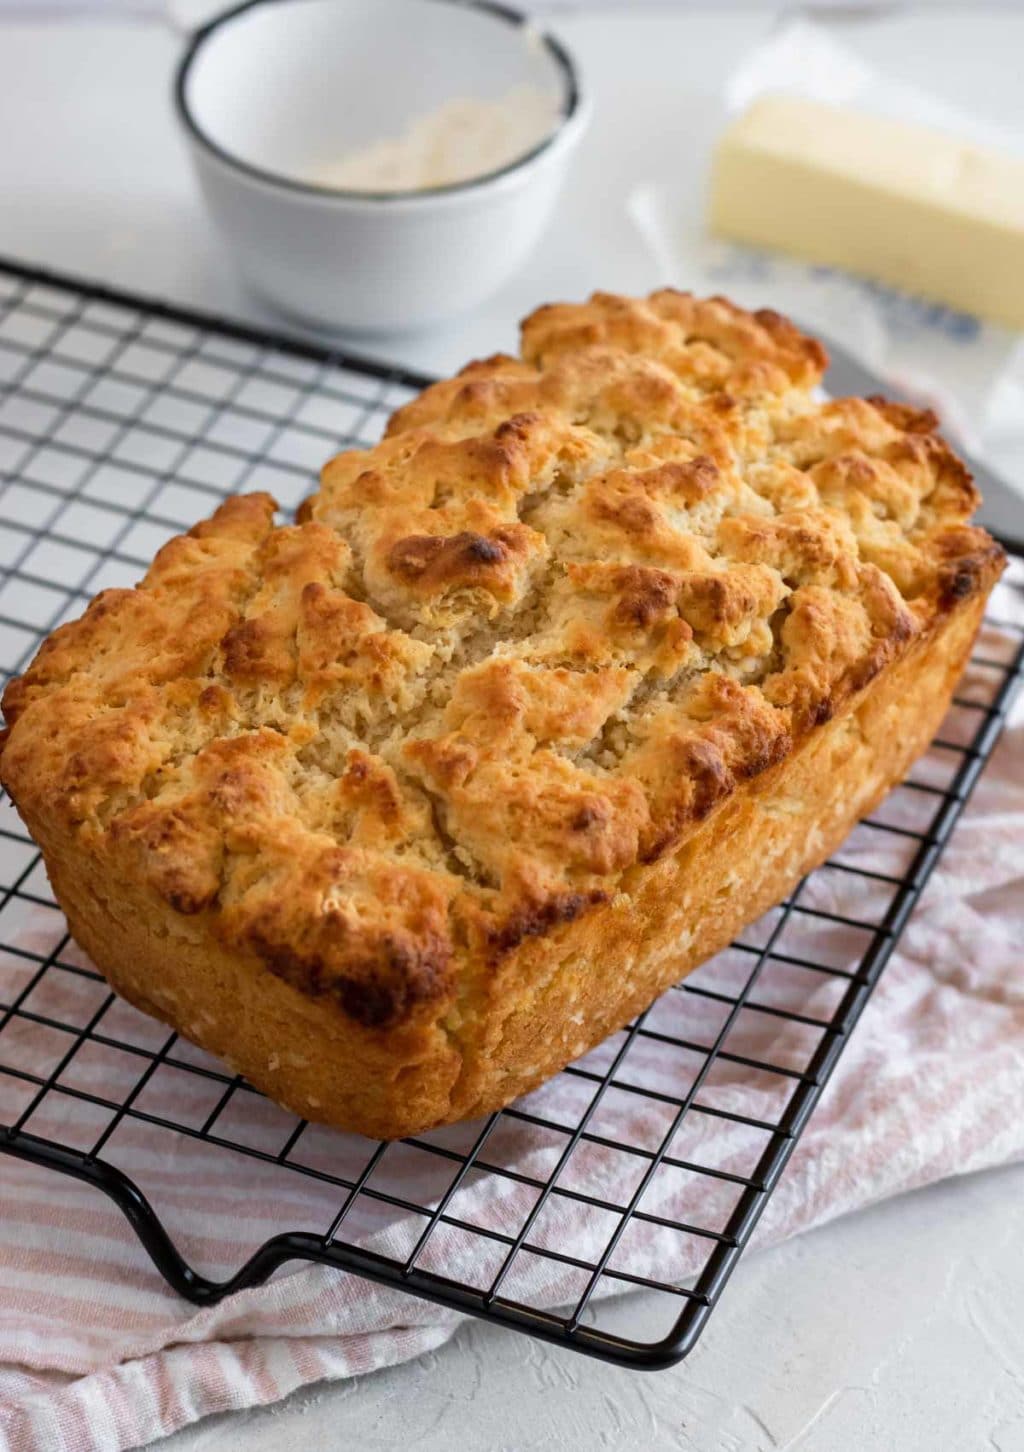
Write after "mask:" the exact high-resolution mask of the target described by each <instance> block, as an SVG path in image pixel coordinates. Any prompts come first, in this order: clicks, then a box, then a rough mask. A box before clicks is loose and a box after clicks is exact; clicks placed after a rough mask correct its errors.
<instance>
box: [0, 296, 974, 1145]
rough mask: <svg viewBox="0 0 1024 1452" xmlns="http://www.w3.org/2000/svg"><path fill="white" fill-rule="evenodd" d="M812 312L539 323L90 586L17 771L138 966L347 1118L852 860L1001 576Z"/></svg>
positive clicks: (413, 1094)
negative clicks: (826, 371) (295, 497)
mask: <svg viewBox="0 0 1024 1452" xmlns="http://www.w3.org/2000/svg"><path fill="white" fill-rule="evenodd" d="M825 362H826V359H825V355H824V353H823V351H822V349H821V347H820V346H819V345H818V344H817V343H816V342H814V341H812V340H811V339H809V338H807V337H804V336H803V335H802V334H801V333H800V332H799V331H798V330H797V329H796V328H795V327H793V326H792V325H791V324H790V323H789V322H787V321H786V320H785V319H783V318H782V317H780V316H778V315H777V314H776V313H773V312H769V311H761V312H757V313H748V312H745V311H743V310H742V309H740V308H738V307H735V306H733V305H731V304H730V303H729V302H727V301H725V300H724V299H721V298H712V299H710V300H697V299H695V298H693V297H691V296H689V295H688V294H684V293H679V292H674V291H662V292H657V293H655V294H653V295H652V296H651V297H649V298H647V299H644V300H639V301H635V300H629V299H624V298H620V297H614V296H610V295H605V294H598V295H596V296H595V297H593V298H592V299H591V301H590V302H588V303H585V304H581V305H564V306H561V305H560V306H551V307H544V308H541V309H540V310H539V311H537V312H535V313H534V314H533V315H532V316H531V317H530V318H528V319H527V321H526V322H525V324H524V326H523V335H522V353H521V356H520V357H517V358H515V357H508V356H496V357H493V358H490V359H488V360H486V361H485V362H477V363H472V364H470V365H469V366H468V367H467V368H466V369H464V370H463V371H462V372H461V373H460V374H458V376H457V377H455V378H452V379H449V380H447V381H444V382H441V383H437V384H435V385H433V386H432V387H430V388H428V389H427V390H426V391H425V392H424V393H423V394H422V395H421V396H419V397H418V398H416V399H414V400H413V401H412V402H410V403H408V404H407V405H406V406H405V407H404V408H401V409H399V411H398V412H397V413H396V414H395V416H394V417H393V419H392V420H391V423H390V426H389V428H388V430H387V434H386V437H385V438H384V440H383V442H382V443H380V444H379V445H378V446H377V447H376V448H373V449H370V450H367V451H360V452H350V453H345V454H341V455H340V456H339V457H337V458H335V459H333V460H331V461H330V462H329V463H328V464H327V465H326V467H325V469H324V471H323V475H322V480H321V483H320V488H319V490H318V492H316V493H315V494H314V495H313V496H312V497H311V498H310V499H309V500H308V501H307V502H306V504H305V505H304V506H303V507H302V509H301V510H300V512H299V522H298V523H296V524H293V525H275V523H274V512H275V505H274V501H273V500H272V499H270V498H269V497H268V496H267V495H265V494H253V495H249V496H247V497H242V498H235V499H230V500H228V502H227V503H225V504H224V505H222V506H221V508H219V509H218V510H217V512H216V513H215V514H214V515H213V517H212V518H211V519H209V520H206V521H204V522H203V523H201V524H198V525H197V526H196V527H195V528H194V529H193V530H191V531H190V532H189V534H187V535H184V536H182V537H181V538H178V539H174V540H172V541H171V542H170V543H169V544H167V545H166V546H165V547H164V548H163V549H162V550H161V551H160V553H159V554H158V555H157V557H156V559H155V561H154V563H153V566H152V568H151V569H150V571H149V573H148V575H147V576H146V578H145V580H144V581H143V582H142V583H141V584H140V585H139V586H138V587H137V588H136V589H134V590H109V591H105V592H104V593H103V594H101V595H100V596H98V597H97V598H96V599H95V600H94V601H93V602H92V604H91V605H90V606H89V608H88V610H87V611H86V612H85V614H84V615H83V616H82V618H81V619H79V620H77V621H74V622H73V623H71V624H68V625H64V626H62V627H61V628H60V629H59V630H57V631H55V632H54V634H53V635H52V636H51V637H50V638H49V639H48V640H47V641H46V643H45V644H44V645H43V646H42V648H41V650H40V651H39V654H38V655H37V657H36V659H35V661H34V662H33V664H32V665H31V667H30V668H29V670H28V671H27V672H26V673H25V675H24V676H22V677H21V679H20V680H17V681H15V682H13V683H12V684H11V685H10V686H9V688H8V690H7V693H6V696H5V698H4V710H5V713H6V718H7V722H8V728H7V733H6V739H5V741H4V745H3V754H2V763H0V773H2V779H3V782H4V784H5V785H6V787H7V788H8V790H9V791H10V794H11V796H12V797H13V799H14V801H15V802H16V804H17V806H18V808H19V810H20V812H21V814H22V816H23V817H24V820H25V822H26V824H27V825H28V827H29V829H30V831H31V832H32V834H33V836H34V837H35V838H36V840H37V841H38V842H39V844H40V846H41V847H42V850H43V853H44V856H45V860H46V866H47V869H48V871H49V874H50V878H51V881H52V884H53V888H54V891H55V893H56V895H57V898H58V899H59V901H60V903H61V905H62V907H63V908H64V910H65V912H66V913H67V917H68V921H69V923H70V927H71V931H72V933H73V934H74V936H75V938H76V939H77V940H78V942H79V943H80V944H81V945H82V947H83V948H84V949H86V951H87V952H88V953H89V954H90V955H91V957H92V958H93V960H94V961H95V963H96V964H97V965H98V967H99V968H100V969H101V970H102V972H103V973H104V974H105V975H106V976H107V978H108V979H109V981H110V983H111V984H112V985H113V987H114V988H115V989H117V991H118V992H119V993H121V994H123V995H124V996H125V997H126V998H127V999H129V1000H130V1001H131V1002H132V1003H135V1004H137V1005H139V1006H140V1007H142V1008H144V1009H146V1010H147V1011H149V1012H151V1013H153V1014H155V1015H157V1016H158V1017H159V1018H161V1019H164V1020H166V1021H167V1022H168V1023H169V1024H171V1025H173V1026H174V1027H175V1028H177V1029H178V1030H179V1031H180V1032H181V1033H182V1034H184V1035H186V1036H187V1037H188V1038H190V1039H193V1040H194V1041H195V1042H196V1043H198V1044H200V1045H202V1046H203V1047H205V1048H206V1049H208V1050H210V1051H212V1052H213V1053H215V1054H218V1055H220V1056H222V1057H223V1058H224V1059H226V1060H227V1061H228V1062H229V1063H230V1064H231V1065H232V1066H233V1067H234V1068H235V1069H237V1070H238V1071H240V1072H241V1073H243V1074H245V1075H246V1076H247V1078H248V1079H249V1080H250V1081H251V1082H252V1083H253V1084H255V1085H257V1086H258V1087H259V1088H261V1089H263V1090H265V1091H266V1092H267V1093H268V1094H269V1095H271V1096H272V1097H273V1098H274V1099H276V1100H278V1101H280V1102H281V1103H282V1104H284V1105H286V1106H288V1107H289V1108H291V1109H293V1110H295V1111H296V1112H298V1113H299V1114H302V1115H305V1116H307V1117H309V1118H311V1119H315V1120H323V1121H327V1122H329V1123H331V1124H334V1125H338V1126H341V1127H343V1128H346V1129H351V1130H356V1131H360V1132H362V1133H363V1134H367V1135H374V1136H381V1137H385V1138H390V1137H394V1136H400V1135H406V1134H410V1133H414V1132H418V1131H421V1130H424V1129H425V1128H427V1127H429V1126H431V1125H437V1124H441V1123H445V1122H448V1121H452V1120H456V1119H461V1118H468V1117H471V1116H474V1115H479V1114H481V1113H483V1112H485V1111H490V1110H493V1109H495V1108H496V1107H498V1106H500V1105H503V1104H506V1103H508V1102H509V1100H511V1099H513V1098H514V1097H515V1096H516V1095H519V1094H522V1093H523V1092H524V1091H526V1090H529V1089H531V1088H533V1087H534V1086H536V1085H537V1084H539V1083H540V1082H541V1081H543V1080H544V1079H545V1078H547V1077H548V1076H550V1075H551V1074H553V1073H555V1072H556V1071H557V1070H558V1069H559V1068H561V1067H562V1066H563V1065H565V1064H566V1063H567V1062H568V1061H569V1060H571V1059H573V1058H574V1057H576V1056H577V1055H579V1054H581V1053H583V1052H584V1051H585V1050H586V1049H588V1048H589V1047H590V1046H591V1045H593V1044H595V1043H596V1042H597V1041H599V1040H600V1039H601V1038H602V1037H603V1036H605V1035H607V1034H608V1033H610V1032H612V1031H614V1030H616V1029H618V1028H620V1027H621V1026H622V1025H623V1024H625V1023H626V1022H627V1021H628V1020H629V1019H630V1018H631V1017H632V1016H633V1015H634V1014H636V1013H637V1012H638V1011H640V1010H642V1009H643V1008H644V1007H645V1006H646V1005H648V1004H649V1003H650V1002H651V1001H652V1000H653V999H654V998H655V996H656V995H657V994H659V993H660V992H661V991H662V990H663V989H665V988H666V987H667V986H668V985H669V984H671V983H673V982H675V981H677V980H678V979H679V978H680V977H681V976H682V975H684V974H685V973H686V972H687V971H689V970H690V969H691V968H693V967H694V966H696V964H698V963H699V962H701V961H702V960H703V959H705V958H707V957H708V956H709V955H711V954H713V953H715V952H716V951H717V950H719V949H721V948H722V947H723V946H724V945H725V944H727V943H728V942H729V940H730V938H731V937H733V935H734V934H736V932H737V931H738V930H739V929H740V928H741V927H742V926H743V925H744V924H745V923H747V922H749V921H751V920H752V919H753V918H755V917H756V916H758V915H759V914H760V913H761V912H763V911H764V910H765V909H766V908H768V907H769V906H770V905H771V904H772V903H773V902H775V901H777V900H778V899H779V898H781V897H782V896H784V895H785V894H786V893H787V892H788V891H789V890H790V889H791V888H792V887H793V886H794V884H795V883H796V882H797V881H798V880H799V878H800V877H801V875H802V874H804V873H805V872H806V871H807V870H808V869H810V868H812V867H814V866H815V865H816V864H818V863H819V862H821V861H822V860H823V859H824V858H825V857H827V856H828V854H829V853H830V852H831V851H833V850H834V849H835V848H836V846H837V845H838V844H839V842H840V841H841V840H842V838H843V836H844V835H845V834H846V833H847V832H848V831H849V829H850V827H851V826H852V825H853V823H854V822H855V820H856V819H857V817H858V816H860V815H861V814H862V813H864V812H865V811H867V810H870V809H871V808H872V806H873V805H874V804H875V803H876V802H877V801H878V800H879V799H880V797H881V796H882V795H883V794H884V793H885V792H886V790H887V789H888V788H889V787H890V786H891V785H892V784H893V783H894V782H896V781H897V780H898V779H899V778H900V776H901V775H902V774H903V773H904V771H905V770H906V768H907V766H908V765H909V763H910V762H911V761H912V760H913V759H914V758H915V757H916V756H917V755H918V754H919V753H920V752H921V751H922V750H923V749H924V748H925V746H926V745H927V743H928V742H929V740H930V738H931V736H932V734H933V733H934V731H935V729H936V727H937V725H938V723H939V721H940V720H941V718H942V716H943V713H944V711H945V710H946V707H947V705H948V702H949V699H950V696H951V693H952V690H953V687H954V683H955V682H956V679H957V677H958V675H959V674H960V671H961V669H962V667H963V665H964V662H965V660H966V657H967V655H968V652H969V649H970V646H971V642H972V639H973V637H974V634H975V631H976V629H977V626H978V624H979V621H980V618H981V614H982V610H983V607H984V603H985V598H986V595H987V593H988V591H989V589H990V588H991V586H992V584H993V583H994V581H995V580H996V578H997V576H998V574H999V572H1000V570H1001V568H1002V564H1003V557H1002V553H1001V551H1000V549H999V547H998V546H997V545H996V544H995V543H993V541H992V540H991V539H990V538H989V537H988V536H987V535H986V534H985V533H984V532H983V531H982V530H980V529H976V528H973V527H971V526H970V524H969V523H968V520H969V518H970V516H971V513H972V511H973V510H974V508H975V505H976V503H977V497H976V494H975V491H974V488H973V486H972V483H971V478H970V475H969V474H968V472H967V471H966V469H965V468H964V466H963V465H962V464H961V463H960V462H959V461H958V459H957V458H956V457H955V455H954V454H953V453H952V452H951V450H950V449H949V448H948V447H947V445H946V444H945V443H944V442H943V441H942V440H941V439H940V438H939V437H938V436H937V435H936V433H935V431H934V430H935V419H934V418H933V417H932V416H931V415H930V414H927V413H920V412H916V411H914V410H913V409H911V408H908V407H905V406H903V405H900V404H893V403H887V402H885V401H884V400H882V399H878V398H873V399H867V400H864V399H849V398H847V399H839V400H835V401H831V402H822V401H821V399H820V395H819V394H818V393H817V391H816V389H817V385H818V383H819V380H820V378H821V375H822V371H823V368H824V365H825Z"/></svg>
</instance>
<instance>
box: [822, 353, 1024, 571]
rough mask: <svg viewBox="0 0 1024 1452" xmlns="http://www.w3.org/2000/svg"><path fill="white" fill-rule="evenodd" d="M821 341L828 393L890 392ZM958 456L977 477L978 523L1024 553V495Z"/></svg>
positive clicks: (849, 358)
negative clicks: (825, 354) (826, 358)
mask: <svg viewBox="0 0 1024 1452" xmlns="http://www.w3.org/2000/svg"><path fill="white" fill-rule="evenodd" d="M819 336H820V334H819ZM821 341H822V342H823V343H824V344H825V347H826V348H827V349H828V353H829V358H830V360H831V362H830V364H829V368H828V372H827V373H826V374H825V380H824V381H825V387H826V388H827V389H828V391H829V393H831V394H833V395H834V396H835V397H837V398H842V397H845V396H848V395H850V394H855V393H856V394H862V395H863V394H870V393H885V394H888V393H889V391H890V388H891V385H889V384H887V383H886V381H885V379H884V378H881V377H879V375H878V374H877V373H873V372H872V371H871V369H870V368H866V367H865V366H864V364H863V363H861V362H860V360H859V359H858V358H855V357H854V356H853V354H852V353H848V352H847V351H846V349H845V348H844V347H843V346H842V344H840V343H835V342H833V341H832V339H831V338H824V337H823V338H822V339H821ZM957 453H958V454H959V455H960V457H961V458H962V459H963V461H964V463H965V464H966V465H967V467H968V468H969V469H970V471H971V473H972V474H973V475H974V480H975V483H976V484H977V486H978V489H979V491H980V493H981V497H982V504H981V508H980V509H979V510H978V513H977V515H976V516H975V519H976V522H977V523H978V524H981V525H984V527H985V528H986V529H987V530H988V532H989V533H990V534H993V535H995V537H996V539H998V540H1000V541H1001V542H1002V543H1003V544H1004V545H1005V546H1006V548H1007V549H1009V550H1012V551H1013V552H1014V553H1015V554H1024V493H1018V492H1017V490H1016V489H1013V488H1012V487H1011V486H1010V485H1009V484H1007V483H1006V481H1005V480H1004V479H1000V477H999V475H998V474H996V473H994V472H993V471H992V469H990V468H989V466H988V465H987V464H986V463H984V462H983V461H982V460H981V459H979V458H977V457H975V456H973V455H971V454H968V453H965V452H964V450H963V449H960V448H958V449H957Z"/></svg>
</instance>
